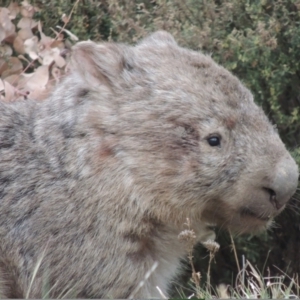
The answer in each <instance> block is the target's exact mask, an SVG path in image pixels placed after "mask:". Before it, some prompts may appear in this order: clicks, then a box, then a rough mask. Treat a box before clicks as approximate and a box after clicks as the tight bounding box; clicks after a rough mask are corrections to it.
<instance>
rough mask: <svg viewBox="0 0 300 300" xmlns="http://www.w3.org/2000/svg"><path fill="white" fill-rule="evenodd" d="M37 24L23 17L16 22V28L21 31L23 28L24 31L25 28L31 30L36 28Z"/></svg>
mask: <svg viewBox="0 0 300 300" xmlns="http://www.w3.org/2000/svg"><path fill="white" fill-rule="evenodd" d="M37 24H38V23H37V22H36V21H34V20H33V19H31V18H26V17H23V18H21V19H20V21H19V22H18V24H17V27H18V28H21V29H23V28H25V29H26V28H31V29H32V28H35V27H37Z"/></svg>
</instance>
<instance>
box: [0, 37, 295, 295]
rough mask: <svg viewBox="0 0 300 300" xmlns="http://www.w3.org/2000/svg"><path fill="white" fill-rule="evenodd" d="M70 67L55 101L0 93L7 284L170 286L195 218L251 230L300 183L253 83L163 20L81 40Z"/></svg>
mask: <svg viewBox="0 0 300 300" xmlns="http://www.w3.org/2000/svg"><path fill="white" fill-rule="evenodd" d="M71 66H72V68H71V72H70V74H69V75H68V76H67V77H66V78H65V79H64V81H63V82H62V83H61V84H60V85H59V86H58V87H57V88H56V89H55V91H54V92H53V94H52V96H51V97H50V98H49V99H47V100H46V101H44V102H41V103H36V102H33V101H32V102H30V101H28V102H17V103H12V104H5V103H0V238H1V244H0V271H1V274H2V277H3V281H4V284H5V289H4V296H5V297H15V298H23V297H25V296H28V297H30V298H36V297H39V298H40V297H42V296H43V295H44V294H43V293H45V292H46V293H49V295H50V296H51V297H62V296H66V295H67V297H73V296H74V297H75V296H76V297H81V298H84V297H87V298H90V297H93V298H127V297H130V296H131V295H132V296H134V297H140V298H149V297H160V294H159V293H158V291H157V289H156V286H158V287H159V288H160V289H161V290H162V292H163V293H164V294H165V295H168V293H167V289H168V284H169V282H170V279H171V278H172V276H174V274H175V273H176V270H177V269H178V267H179V265H180V262H179V261H180V258H182V257H183V256H184V254H185V251H186V249H185V245H184V244H183V243H181V242H180V241H179V240H178V234H179V233H180V231H181V230H183V229H184V225H183V224H184V223H185V222H186V218H189V220H190V222H191V226H192V228H193V229H194V230H195V232H196V234H197V236H198V237H199V239H200V240H201V239H204V236H205V235H206V233H207V229H206V226H207V224H216V225H220V226H224V227H226V228H228V229H230V230H232V231H235V232H237V233H241V232H255V231H258V230H261V229H264V228H266V227H267V226H268V225H269V224H270V222H271V220H272V218H273V217H274V216H276V215H277V214H278V213H279V212H280V211H281V210H282V209H283V208H284V205H285V203H286V202H287V201H288V199H289V198H290V197H291V196H292V195H293V193H294V192H295V190H296V187H297V180H298V168H297V166H296V164H295V162H294V160H293V159H292V158H291V156H290V155H289V153H288V152H287V150H286V149H285V147H284V145H283V143H282V142H281V140H280V138H279V136H278V134H277V132H276V130H275V129H274V127H273V126H272V125H271V124H270V122H269V121H268V119H267V117H266V116H265V114H264V113H263V112H262V110H261V109H260V108H259V107H257V106H256V105H255V103H254V102H253V99H252V95H251V93H250V92H249V91H248V90H247V89H246V88H245V87H244V86H243V85H242V84H241V83H240V81H239V80H238V79H237V78H236V77H234V76H233V75H232V74H230V73H229V72H228V71H226V70H225V69H224V68H222V67H220V66H218V65H217V64H216V63H215V62H214V61H213V60H212V59H211V58H210V57H208V56H205V55H203V54H201V53H197V52H194V51H190V50H187V49H184V48H181V47H179V46H178V45H177V44H176V42H175V41H174V39H173V37H172V36H171V35H169V34H168V33H166V32H157V33H154V34H153V35H151V36H150V37H148V38H146V39H144V40H143V41H141V42H140V43H139V44H138V45H136V46H135V47H130V46H126V45H120V44H114V43H103V44H98V45H97V44H95V43H93V42H82V43H79V44H77V45H76V46H75V47H74V49H73V55H72V61H71ZM155 263H157V268H156V269H155V270H154V271H153V273H152V274H151V275H150V277H149V278H148V279H147V280H146V281H145V284H144V285H143V286H142V287H140V288H139V289H137V286H138V284H139V283H140V282H141V281H142V280H143V279H144V277H145V275H146V273H147V272H148V271H149V270H150V269H151V268H152V267H153V266H154V264H155ZM47 287H49V288H48V289H47Z"/></svg>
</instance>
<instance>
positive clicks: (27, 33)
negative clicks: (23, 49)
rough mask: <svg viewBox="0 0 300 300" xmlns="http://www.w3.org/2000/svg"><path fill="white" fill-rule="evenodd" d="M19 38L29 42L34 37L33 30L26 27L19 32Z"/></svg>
mask: <svg viewBox="0 0 300 300" xmlns="http://www.w3.org/2000/svg"><path fill="white" fill-rule="evenodd" d="M18 36H19V37H20V38H21V39H22V40H23V41H25V40H27V39H30V38H32V37H33V33H32V30H31V28H29V27H26V28H22V29H20V30H19V31H18Z"/></svg>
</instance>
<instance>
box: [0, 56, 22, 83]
mask: <svg viewBox="0 0 300 300" xmlns="http://www.w3.org/2000/svg"><path fill="white" fill-rule="evenodd" d="M22 71H23V65H22V63H21V61H20V60H19V59H18V58H17V57H10V58H9V59H7V60H5V62H4V63H3V64H2V65H0V75H1V78H5V77H7V76H9V75H12V74H20V73H21V72H22Z"/></svg>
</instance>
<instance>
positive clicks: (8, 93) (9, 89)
mask: <svg viewBox="0 0 300 300" xmlns="http://www.w3.org/2000/svg"><path fill="white" fill-rule="evenodd" d="M3 84H4V93H5V96H4V101H5V102H11V101H13V100H14V98H15V90H16V89H15V88H14V87H13V86H12V85H11V84H10V83H8V82H7V81H5V80H3Z"/></svg>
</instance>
